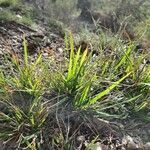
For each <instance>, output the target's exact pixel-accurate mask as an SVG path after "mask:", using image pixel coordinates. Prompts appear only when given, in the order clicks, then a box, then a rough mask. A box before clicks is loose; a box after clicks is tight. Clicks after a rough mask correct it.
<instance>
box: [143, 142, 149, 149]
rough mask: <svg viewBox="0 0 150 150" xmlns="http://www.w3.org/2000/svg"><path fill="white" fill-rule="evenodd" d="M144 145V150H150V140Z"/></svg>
mask: <svg viewBox="0 0 150 150" xmlns="http://www.w3.org/2000/svg"><path fill="white" fill-rule="evenodd" d="M143 147H144V150H150V142H147V143H146V144H145V145H144V146H143Z"/></svg>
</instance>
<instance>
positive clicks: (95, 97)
mask: <svg viewBox="0 0 150 150" xmlns="http://www.w3.org/2000/svg"><path fill="white" fill-rule="evenodd" d="M130 74H131V73H128V74H127V75H125V76H124V77H123V78H121V79H120V80H118V81H117V82H115V83H114V84H112V85H111V86H110V87H108V88H107V89H106V90H104V91H102V92H101V93H99V94H97V95H96V96H94V98H92V99H90V101H89V102H88V105H92V104H94V103H95V102H96V101H98V100H100V99H101V98H102V97H103V96H105V95H107V94H108V93H109V92H111V91H112V90H113V89H114V88H115V87H116V86H118V85H119V84H120V83H121V82H122V81H123V80H124V79H125V78H127V77H128V76H129V75H130Z"/></svg>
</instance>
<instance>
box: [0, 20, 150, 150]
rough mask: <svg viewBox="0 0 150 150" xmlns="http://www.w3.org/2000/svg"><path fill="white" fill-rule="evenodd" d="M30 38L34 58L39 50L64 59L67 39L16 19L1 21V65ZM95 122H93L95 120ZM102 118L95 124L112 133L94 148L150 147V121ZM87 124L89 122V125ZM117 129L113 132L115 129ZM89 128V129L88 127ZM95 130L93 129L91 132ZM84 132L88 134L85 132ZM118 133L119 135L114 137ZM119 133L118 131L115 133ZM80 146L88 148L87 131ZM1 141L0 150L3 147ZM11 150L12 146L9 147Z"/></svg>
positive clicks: (138, 149) (145, 149)
mask: <svg viewBox="0 0 150 150" xmlns="http://www.w3.org/2000/svg"><path fill="white" fill-rule="evenodd" d="M24 36H25V38H26V40H27V47H28V50H29V55H30V56H31V59H34V58H35V57H36V56H37V54H38V53H42V55H43V58H49V59H52V58H53V59H54V60H56V61H57V62H61V61H63V60H64V55H65V54H64V53H65V52H64V47H65V46H64V45H65V44H64V40H63V37H61V36H60V35H59V34H56V33H53V32H50V31H48V30H47V29H46V28H44V27H41V26H36V27H35V28H34V29H32V28H30V27H28V26H25V25H23V24H20V23H16V22H14V21H11V22H7V21H5V22H4V21H1V22H0V66H3V63H4V58H5V57H4V56H5V55H7V54H10V55H12V54H19V55H20V57H21V55H22V54H23V45H22V42H23V37H24ZM93 122H94V121H92V123H93ZM102 122H103V121H98V122H97V123H95V127H96V126H97V125H98V126H101V125H103V127H102V128H100V130H99V131H101V133H102V132H104V133H105V130H106V129H108V131H109V132H107V133H106V135H105V134H104V138H103V140H102V141H96V142H95V143H94V144H93V145H92V147H91V149H96V150H105V149H110V150H112V149H114V150H115V149H116V150H119V149H120V150H150V122H142V121H140V120H138V119H132V118H129V119H126V120H124V121H117V120H115V121H114V122H105V123H104V122H103V123H102ZM86 126H87V125H86ZM110 129H113V132H112V130H110ZM84 130H87V131H88V130H89V128H87V129H84ZM90 132H91V131H90ZM81 133H84V132H82V131H81ZM111 133H112V135H115V137H113V136H111ZM114 133H115V134H114ZM77 139H78V141H80V146H79V149H82V148H84V147H86V144H87V139H86V136H84V135H83V134H81V135H78V137H77ZM2 145H3V144H2V141H1V142H0V150H1V148H2ZM7 150H8V149H7Z"/></svg>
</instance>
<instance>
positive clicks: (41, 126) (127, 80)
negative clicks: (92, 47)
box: [0, 35, 150, 149]
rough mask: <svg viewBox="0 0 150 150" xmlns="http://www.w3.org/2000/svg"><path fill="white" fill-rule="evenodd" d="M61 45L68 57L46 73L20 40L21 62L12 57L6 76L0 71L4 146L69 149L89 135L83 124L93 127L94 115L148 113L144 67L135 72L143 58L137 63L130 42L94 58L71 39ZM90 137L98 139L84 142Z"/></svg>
mask: <svg viewBox="0 0 150 150" xmlns="http://www.w3.org/2000/svg"><path fill="white" fill-rule="evenodd" d="M65 41H66V50H67V52H69V54H70V55H69V58H68V59H67V62H66V63H65V64H62V66H63V68H57V66H56V68H55V70H52V69H51V67H50V66H47V64H46V62H43V61H42V55H39V57H38V58H37V59H36V60H35V61H34V62H33V63H31V62H30V60H29V54H28V50H27V46H26V45H27V44H26V41H25V39H24V56H23V62H21V61H19V57H16V55H15V54H13V55H12V58H11V59H10V60H11V62H10V64H11V65H10V66H11V67H10V70H11V71H10V72H11V73H10V74H11V75H9V74H7V73H6V72H4V70H3V69H1V73H0V77H1V78H0V92H1V95H0V102H1V103H2V104H3V105H4V106H5V109H4V110H1V112H0V129H1V130H0V139H2V140H3V141H5V142H6V143H7V144H8V145H12V144H13V143H14V145H15V148H28V149H48V148H50V149H51V148H52V149H57V148H60V147H61V148H62V149H64V148H69V149H72V148H73V147H76V146H77V145H76V142H77V137H78V136H79V133H81V134H84V131H88V132H90V133H91V134H93V133H94V132H93V131H95V130H94V128H92V125H91V127H89V122H90V121H91V122H92V123H93V124H94V121H93V118H94V117H95V116H97V117H100V116H101V117H103V118H123V117H126V116H127V115H129V114H130V113H131V112H132V113H133V112H134V114H137V113H138V114H140V115H143V112H147V110H148V109H149V96H148V89H149V82H150V80H149V67H148V65H147V64H145V65H144V66H143V68H139V67H140V65H141V63H142V61H143V59H144V58H145V57H146V56H145V57H144V55H141V56H140V58H138V59H137V55H136V53H135V52H134V48H135V46H134V44H133V43H130V45H128V46H126V47H121V50H120V49H119V48H117V47H116V49H115V50H114V51H113V52H112V53H109V57H108V55H100V56H97V58H95V60H94V59H93V57H92V54H91V53H90V52H89V51H88V49H87V48H86V49H85V50H84V51H82V52H81V47H79V48H78V49H76V48H75V45H74V40H73V37H72V35H70V36H69V37H67V36H66V37H65ZM118 47H120V45H118ZM115 53H117V54H118V55H117V56H118V57H114V54H115ZM108 58H109V59H108ZM106 59H107V60H108V61H106ZM103 60H105V61H103ZM11 68H13V69H11ZM66 69H67V71H66ZM6 95H7V96H6ZM131 107H132V109H131ZM87 118H88V119H87ZM91 118H92V119H91ZM145 118H146V119H147V120H149V117H148V116H146V117H145ZM88 121H89V122H88ZM6 123H7V126H4V125H5V124H6ZM86 123H88V125H86ZM98 123H99V122H98ZM95 125H98V124H96V123H95ZM83 128H84V129H83ZM91 130H93V131H91ZM95 133H97V132H95ZM99 133H100V132H99ZM97 134H98V133H97ZM88 136H90V135H88ZM88 138H89V137H87V139H88ZM95 138H99V135H96V134H94V136H93V137H92V138H91V141H90V142H92V141H93V140H94V139H95ZM88 146H89V147H90V144H88Z"/></svg>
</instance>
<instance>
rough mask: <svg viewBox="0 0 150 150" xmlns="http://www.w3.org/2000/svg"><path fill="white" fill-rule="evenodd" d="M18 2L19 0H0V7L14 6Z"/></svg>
mask: <svg viewBox="0 0 150 150" xmlns="http://www.w3.org/2000/svg"><path fill="white" fill-rule="evenodd" d="M18 3H20V0H0V7H10V6H15V5H17V4H18Z"/></svg>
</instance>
